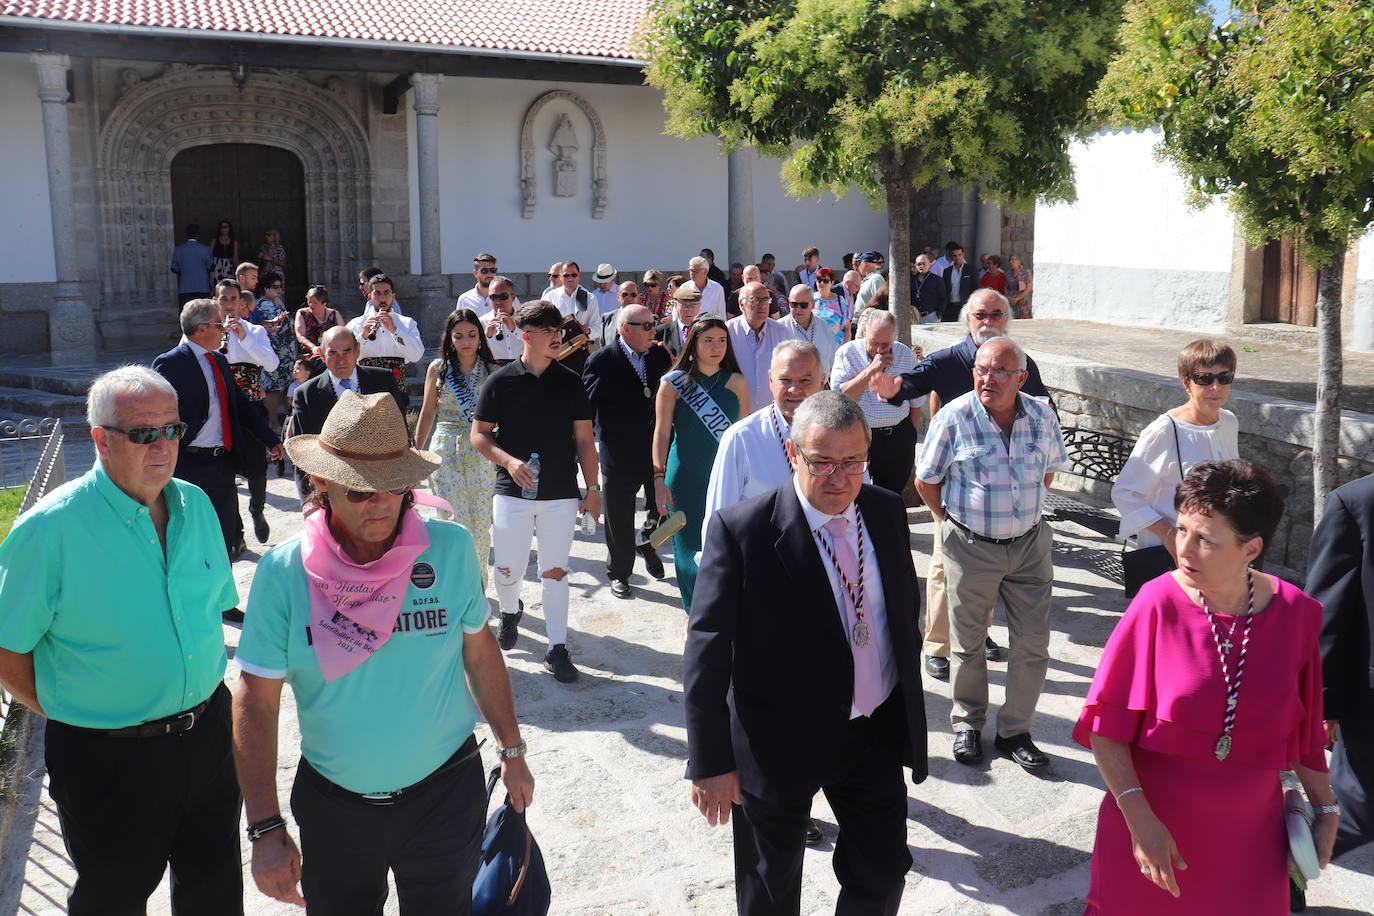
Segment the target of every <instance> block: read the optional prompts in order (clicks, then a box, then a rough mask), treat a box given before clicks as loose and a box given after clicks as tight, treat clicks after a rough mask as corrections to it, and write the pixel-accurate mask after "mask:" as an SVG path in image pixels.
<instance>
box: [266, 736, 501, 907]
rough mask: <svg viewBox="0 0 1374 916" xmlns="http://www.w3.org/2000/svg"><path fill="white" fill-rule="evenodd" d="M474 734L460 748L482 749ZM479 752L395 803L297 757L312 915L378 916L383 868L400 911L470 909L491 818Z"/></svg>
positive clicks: (296, 794)
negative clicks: (363, 797) (367, 797)
mask: <svg viewBox="0 0 1374 916" xmlns="http://www.w3.org/2000/svg"><path fill="white" fill-rule="evenodd" d="M476 746H477V743H476V739H475V738H469V739H468V741H467V743H465V744H464V745H463V747H461V748H459V750H458V752H457V753H456V754H455V755H454V756H455V757H461V756H462V755H464V754H467V753H469V752H470V751H475V750H476ZM486 809H487V792H486V785H485V783H483V781H482V759H481V756H480V755H479V754H476V753H472V754H471V755H470V756H469V757H468V759H467V760H466V761H464V762H463V763H461V764H459V765H458V766H456V767H454V768H453V769H451V770H448V771H446V772H442V773H437V775H435V776H434V777H433V778H432V779H430V780H429V781H428V782H426V783H425V784H424V785H423V786H421V787H420V788H418V789H415V790H413V792H407V793H406V794H405V795H403V796H401V797H400V798H399V799H397V801H396V804H394V805H371V804H368V803H366V802H363V801H360V800H358V799H357V798H355V797H352V796H350V795H349V794H348V793H346V792H345V790H343V789H341V788H339V787H338V786H336V785H334V783H332V782H330V781H329V780H328V779H326V778H325V777H323V776H321V775H320V774H319V773H318V772H317V771H316V770H315V769H314V768H313V767H312V766H310V764H309V763H308V762H307V761H306V760H305V759H304V758H302V759H301V762H300V765H299V766H298V767H297V768H296V782H295V784H294V785H293V786H292V788H291V813H292V814H293V815H294V816H295V818H296V824H297V826H298V827H299V828H300V834H301V856H302V860H301V891H302V893H303V894H304V895H305V899H306V913H307V914H308V916H381V914H382V907H383V906H384V905H385V904H386V897H387V884H386V873H387V871H388V870H390V871H391V873H392V874H393V875H395V877H396V896H397V897H398V898H399V900H400V904H401V916H467V914H469V913H471V912H472V880H473V878H475V877H476V876H477V866H478V859H479V856H480V853H481V848H482V827H483V825H484V824H485V823H486V819H487V817H486Z"/></svg>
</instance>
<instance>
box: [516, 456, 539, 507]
mask: <svg viewBox="0 0 1374 916" xmlns="http://www.w3.org/2000/svg"><path fill="white" fill-rule="evenodd" d="M525 464H528V465H529V466H530V473H531V474H533V475H534V481H533V482H532V483H531V484H530V485H529V486H528V487H521V488H520V498H521V499H538V498H539V453H538V452H534V453H532V454H531V455H530V460H529V461H526V462H525Z"/></svg>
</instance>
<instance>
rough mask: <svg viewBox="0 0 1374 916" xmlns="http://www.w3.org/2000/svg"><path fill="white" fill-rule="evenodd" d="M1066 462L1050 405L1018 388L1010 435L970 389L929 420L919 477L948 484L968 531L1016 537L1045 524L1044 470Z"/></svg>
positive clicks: (954, 511) (947, 497) (945, 495)
mask: <svg viewBox="0 0 1374 916" xmlns="http://www.w3.org/2000/svg"><path fill="white" fill-rule="evenodd" d="M1068 466H1069V456H1068V452H1067V451H1065V449H1064V436H1063V433H1062V432H1061V431H1060V429H1059V419H1058V418H1057V417H1056V416H1055V415H1054V411H1053V410H1052V409H1051V408H1050V407H1049V405H1047V404H1045V403H1043V402H1042V401H1040V400H1038V399H1036V398H1033V397H1031V396H1030V395H1028V394H1026V393H1025V392H1021V393H1019V394H1018V395H1017V405H1016V419H1015V420H1014V421H1013V422H1012V428H1011V437H1010V439H1007V438H1005V437H1003V435H1002V431H1001V429H999V428H998V426H997V423H996V421H994V420H993V419H992V417H991V416H989V414H988V412H987V408H985V407H984V406H983V404H982V402H981V401H979V400H978V397H977V395H976V394H974V393H973V392H969V393H968V394H966V395H963V396H961V397H958V398H956V399H954V400H953V401H951V402H950V403H949V404H947V405H946V406H945V407H944V408H943V409H942V410H941V411H940V412H939V413H937V414H936V415H935V418H934V419H933V420H931V423H930V429H929V430H928V431H927V433H926V441H925V445H924V447H923V448H922V449H921V458H920V461H918V462H917V464H916V479H917V480H921V481H924V482H925V483H940V484H943V486H942V488H941V498H942V500H943V502H944V506H945V509H946V510H947V511H948V512H949V513H950V515H951V516H952V517H953V518H954V519H955V520H957V521H958V522H959V523H960V524H961V525H964V526H966V527H967V528H968V529H969V530H971V531H973V532H974V533H976V534H981V535H983V536H984V537H989V538H1011V537H1017V536H1018V535H1022V534H1025V533H1026V532H1027V531H1029V530H1030V529H1031V528H1033V527H1034V526H1035V525H1036V524H1037V523H1038V522H1039V521H1040V516H1041V514H1042V512H1043V511H1044V502H1045V486H1044V479H1045V475H1046V474H1048V473H1050V472H1051V471H1059V470H1064V469H1066V468H1067V467H1068Z"/></svg>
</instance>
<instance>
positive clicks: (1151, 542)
mask: <svg viewBox="0 0 1374 916" xmlns="http://www.w3.org/2000/svg"><path fill="white" fill-rule="evenodd" d="M1178 377H1179V381H1180V382H1182V384H1183V390H1184V391H1185V392H1187V394H1188V400H1187V402H1186V403H1184V404H1182V405H1180V406H1178V407H1175V408H1174V409H1173V410H1170V411H1168V412H1166V413H1163V414H1160V415H1159V416H1158V417H1156V418H1155V420H1154V422H1152V423H1151V424H1150V425H1149V426H1147V427H1145V429H1144V430H1143V431H1142V432H1141V433H1140V438H1139V439H1137V440H1136V443H1135V448H1134V449H1133V450H1132V451H1131V457H1130V458H1129V459H1128V460H1127V461H1126V465H1125V467H1123V468H1122V469H1121V473H1120V474H1119V475H1118V476H1117V479H1116V484H1115V485H1114V486H1113V487H1112V503H1113V504H1114V505H1115V506H1116V509H1117V511H1118V512H1120V513H1121V531H1120V537H1121V538H1122V539H1123V540H1125V539H1127V538H1132V539H1133V540H1132V541H1130V542H1129V543H1131V544H1134V546H1135V549H1136V550H1139V551H1145V550H1150V551H1152V552H1151V553H1150V554H1144V555H1141V556H1139V557H1136V558H1134V559H1130V558H1127V559H1126V561H1125V564H1126V566H1127V567H1128V568H1129V569H1130V570H1131V571H1130V572H1129V573H1128V575H1127V597H1132V596H1133V595H1134V594H1135V589H1137V588H1138V587H1139V586H1140V585H1142V584H1144V582H1147V581H1149V580H1150V579H1153V578H1155V576H1158V575H1162V574H1164V573H1166V572H1168V571H1169V570H1171V569H1173V568H1174V567H1175V566H1177V565H1178V557H1177V555H1176V552H1175V546H1174V544H1175V539H1174V532H1175V529H1174V521H1175V519H1176V518H1177V516H1178V513H1177V511H1175V509H1174V488H1175V487H1177V486H1178V484H1179V482H1180V481H1182V480H1183V478H1184V477H1186V476H1187V474H1188V472H1189V471H1190V470H1192V468H1193V467H1195V466H1196V465H1198V464H1201V463H1202V462H1204V461H1229V460H1231V459H1233V458H1239V457H1240V446H1239V443H1238V438H1239V431H1240V424H1239V423H1238V422H1237V421H1236V415H1235V414H1233V413H1231V411H1229V410H1226V402H1227V400H1228V399H1229V398H1230V397H1231V382H1232V381H1233V380H1234V379H1235V377H1236V351H1235V350H1233V349H1231V348H1230V347H1229V346H1228V345H1226V344H1225V343H1223V342H1221V341H1219V340H1211V339H1209V338H1202V339H1201V340H1195V341H1193V342H1192V343H1190V344H1188V345H1187V346H1186V347H1184V348H1183V352H1181V353H1179V355H1178Z"/></svg>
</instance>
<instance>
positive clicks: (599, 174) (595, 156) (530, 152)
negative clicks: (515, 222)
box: [520, 89, 608, 219]
mask: <svg viewBox="0 0 1374 916" xmlns="http://www.w3.org/2000/svg"><path fill="white" fill-rule="evenodd" d="M556 101H566V102H571V103H572V104H574V105H576V106H577V107H578V108H580V109H582V113H583V114H585V115H586V116H587V120H588V121H589V122H591V126H592V169H591V172H592V219H601V218H602V217H603V216H605V215H606V194H607V185H608V182H607V179H606V128H605V127H604V126H602V124H601V116H600V115H598V114H597V113H596V109H595V108H593V107H592V106H591V103H590V102H588V101H587V100H586V99H584V98H582V96H580V95H578V94H577V93H575V92H570V91H568V90H567V89H554V90H552V91H549V92H546V93H544V94H543V95H541V96H540V97H539V98H537V99H535V100H534V102H533V103H531V105H530V107H529V110H528V111H526V112H525V123H524V124H523V125H522V126H521V128H520V203H521V212H520V215H521V216H523V217H524V218H525V219H533V218H534V210H535V206H536V204H537V202H538V196H539V180H538V175H537V171H536V164H537V163H536V160H537V158H538V157H537V155H536V151H537V146H536V143H535V139H536V138H535V136H534V123H535V120H536V119H537V118H538V117H539V113H540V112H541V111H543V110H544V107H545V106H547V105H548V104H549V103H550V102H556Z"/></svg>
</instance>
